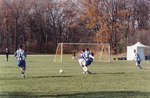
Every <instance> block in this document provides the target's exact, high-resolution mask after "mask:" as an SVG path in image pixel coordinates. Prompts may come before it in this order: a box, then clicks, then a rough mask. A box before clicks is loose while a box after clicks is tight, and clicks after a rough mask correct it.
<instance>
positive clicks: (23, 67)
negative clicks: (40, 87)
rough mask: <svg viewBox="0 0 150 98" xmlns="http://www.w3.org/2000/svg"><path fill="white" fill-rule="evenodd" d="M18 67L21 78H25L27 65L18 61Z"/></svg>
mask: <svg viewBox="0 0 150 98" xmlns="http://www.w3.org/2000/svg"><path fill="white" fill-rule="evenodd" d="M18 67H19V69H20V72H21V76H22V77H23V78H24V77H25V75H24V73H25V63H24V62H22V61H19V60H18Z"/></svg>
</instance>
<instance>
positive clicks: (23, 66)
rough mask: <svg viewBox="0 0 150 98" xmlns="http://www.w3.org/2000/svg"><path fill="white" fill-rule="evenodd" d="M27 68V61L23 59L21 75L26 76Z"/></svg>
mask: <svg viewBox="0 0 150 98" xmlns="http://www.w3.org/2000/svg"><path fill="white" fill-rule="evenodd" d="M25 69H26V62H25V61H22V67H21V76H22V77H23V78H25Z"/></svg>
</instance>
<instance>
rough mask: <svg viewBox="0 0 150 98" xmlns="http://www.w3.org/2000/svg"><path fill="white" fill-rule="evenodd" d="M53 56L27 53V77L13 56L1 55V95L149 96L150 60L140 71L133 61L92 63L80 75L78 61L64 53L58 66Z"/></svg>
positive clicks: (14, 97)
mask: <svg viewBox="0 0 150 98" xmlns="http://www.w3.org/2000/svg"><path fill="white" fill-rule="evenodd" d="M53 58H54V57H53V56H38V55H37V56H28V58H27V60H26V61H27V70H26V78H25V79H23V78H21V76H20V71H19V69H18V68H17V65H16V58H14V57H13V56H10V57H9V62H6V61H5V56H0V98H150V85H149V84H150V62H149V61H143V62H142V66H143V68H144V69H143V70H140V69H138V68H137V67H136V66H135V62H129V61H113V62H111V63H100V62H94V63H93V64H92V65H91V66H90V67H89V69H90V71H92V72H93V74H90V75H83V74H81V68H80V66H79V64H78V62H77V61H72V59H71V58H69V56H66V57H65V59H66V61H64V62H63V64H64V66H63V69H64V73H63V74H59V73H58V72H59V69H60V68H61V66H60V65H59V64H55V63H53Z"/></svg>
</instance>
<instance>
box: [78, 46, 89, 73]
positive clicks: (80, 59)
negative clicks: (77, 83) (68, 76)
mask: <svg viewBox="0 0 150 98" xmlns="http://www.w3.org/2000/svg"><path fill="white" fill-rule="evenodd" d="M85 59H86V58H85V50H84V49H83V50H82V51H81V52H80V53H79V56H78V62H79V64H80V66H81V67H82V70H83V73H85V72H86V71H87V68H86V66H85V65H86V60H85Z"/></svg>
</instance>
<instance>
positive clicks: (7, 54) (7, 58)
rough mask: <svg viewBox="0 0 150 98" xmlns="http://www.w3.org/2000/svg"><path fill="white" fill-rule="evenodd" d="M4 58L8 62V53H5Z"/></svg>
mask: <svg viewBox="0 0 150 98" xmlns="http://www.w3.org/2000/svg"><path fill="white" fill-rule="evenodd" d="M6 60H7V62H8V54H6Z"/></svg>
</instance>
